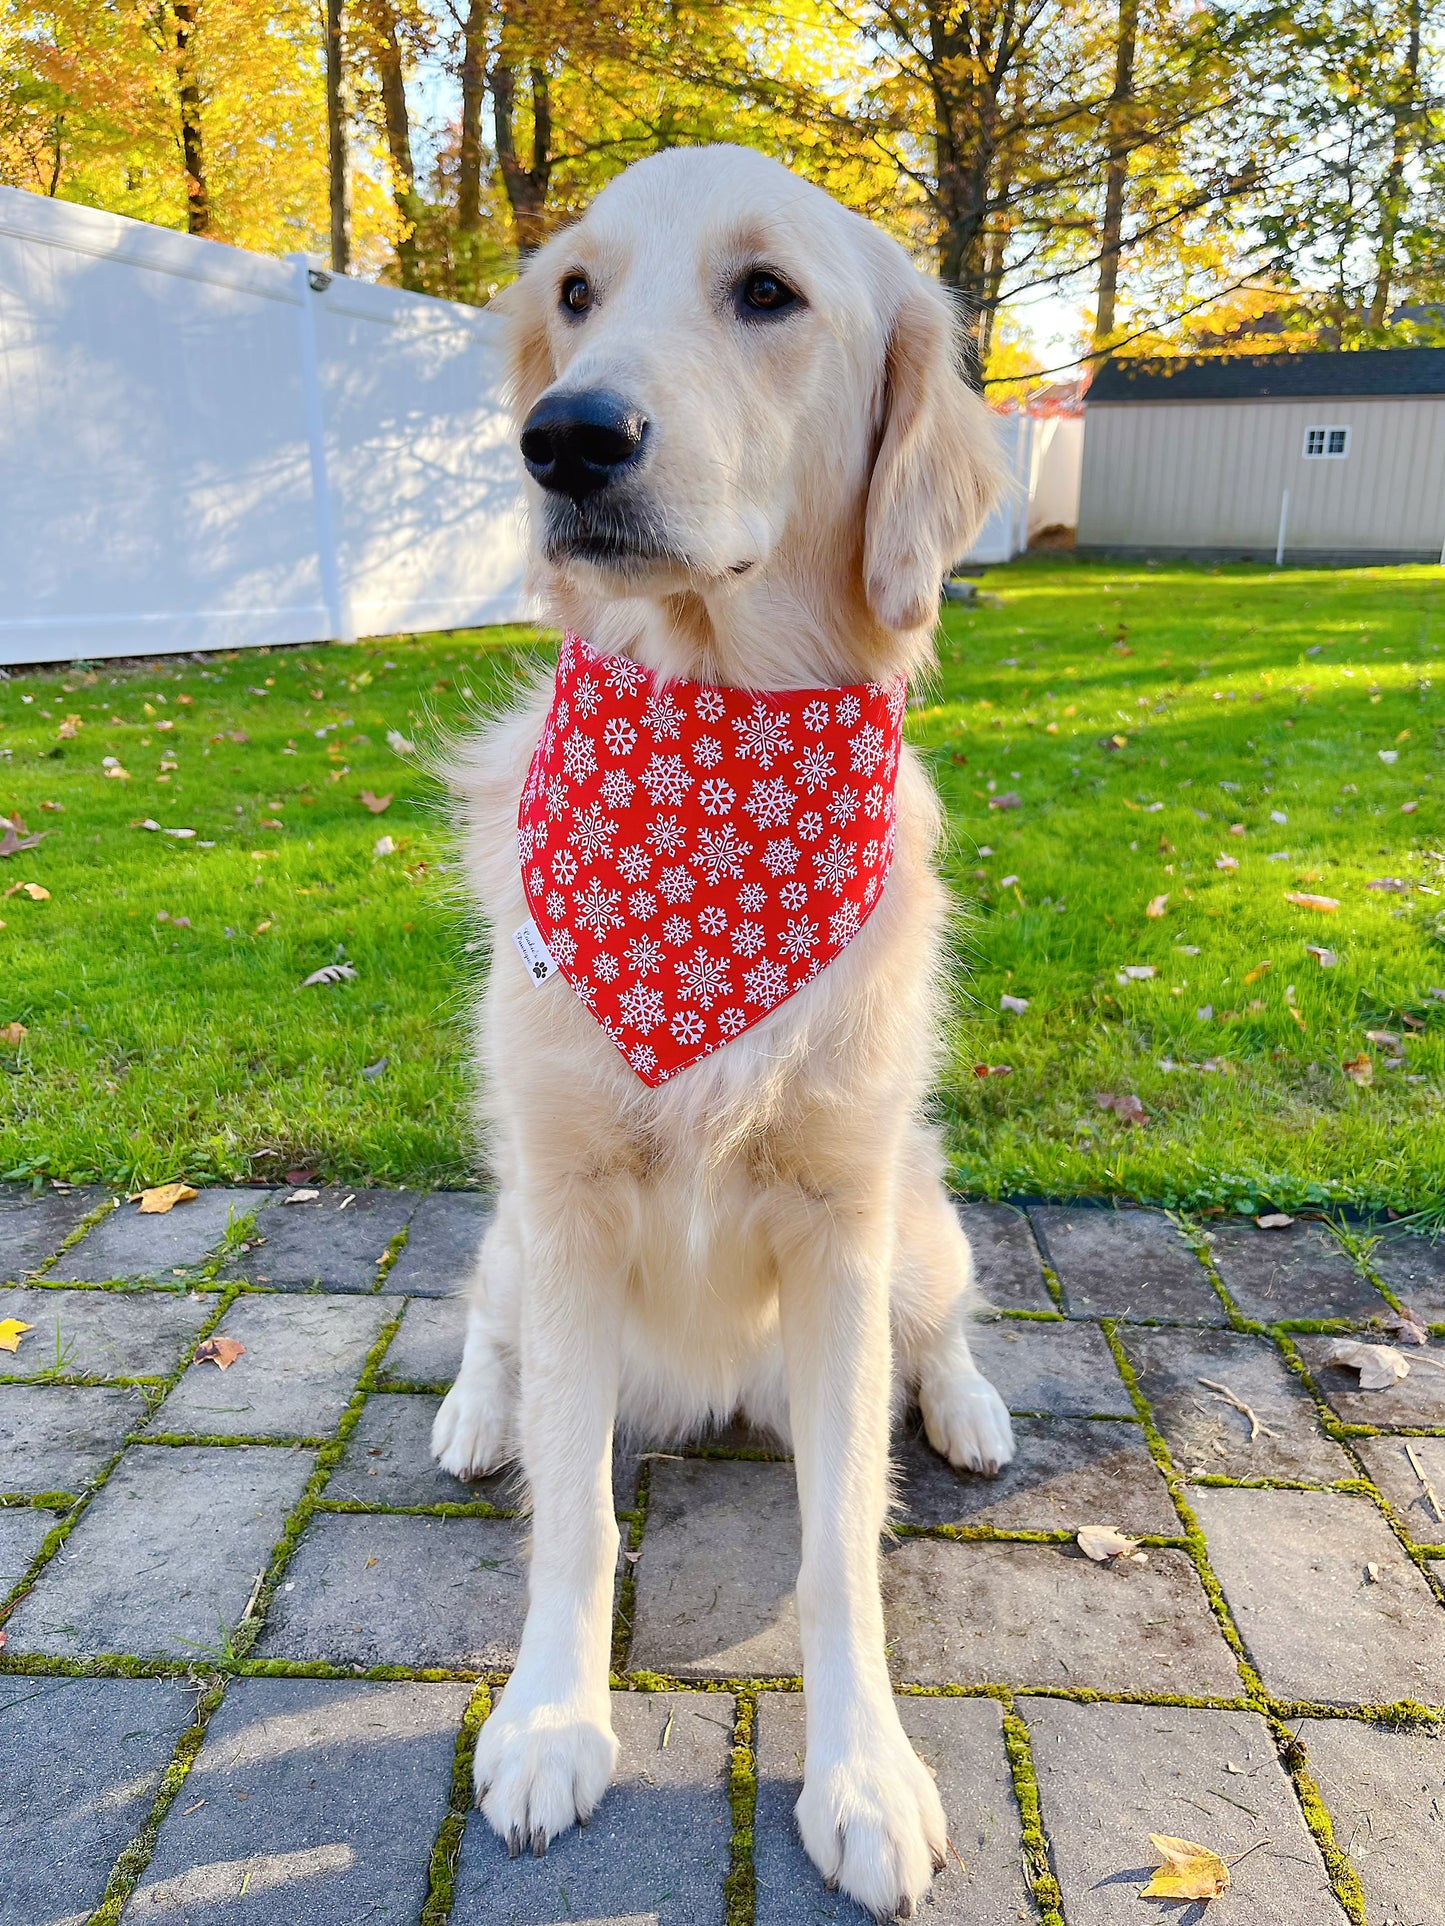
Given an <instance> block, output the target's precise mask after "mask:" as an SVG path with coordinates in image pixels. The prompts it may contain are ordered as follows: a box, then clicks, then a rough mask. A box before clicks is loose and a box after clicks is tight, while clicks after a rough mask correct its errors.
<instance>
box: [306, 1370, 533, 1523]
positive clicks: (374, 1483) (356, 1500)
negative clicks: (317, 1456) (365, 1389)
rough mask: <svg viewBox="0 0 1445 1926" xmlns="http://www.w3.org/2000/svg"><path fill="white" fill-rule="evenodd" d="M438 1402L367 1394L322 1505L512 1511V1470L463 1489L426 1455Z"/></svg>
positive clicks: (515, 1481)
mask: <svg viewBox="0 0 1445 1926" xmlns="http://www.w3.org/2000/svg"><path fill="white" fill-rule="evenodd" d="M440 1404H441V1399H440V1398H432V1397H427V1396H425V1395H423V1394H418V1393H416V1392H406V1393H399V1392H386V1391H373V1392H372V1394H371V1395H370V1397H369V1398H368V1399H367V1400H366V1404H365V1406H364V1407H363V1409H362V1413H361V1418H360V1420H359V1422H358V1423H357V1426H356V1429H355V1430H354V1431H353V1432H352V1433H351V1436H350V1437H349V1438H348V1439H347V1441H346V1448H345V1450H344V1451H343V1452H342V1456H341V1462H340V1464H339V1465H338V1466H337V1467H336V1469H335V1471H334V1472H333V1473H332V1474H331V1479H330V1482H329V1483H328V1485H327V1487H326V1498H327V1500H328V1502H334V1501H341V1502H344V1503H348V1504H360V1505H474V1504H479V1503H480V1504H487V1505H493V1506H495V1507H496V1508H497V1509H499V1510H502V1511H511V1510H515V1509H516V1508H517V1507H518V1506H519V1505H520V1503H521V1501H522V1498H523V1496H524V1492H523V1486H522V1475H521V1472H520V1470H519V1469H518V1468H517V1467H516V1466H509V1467H508V1468H507V1469H506V1470H505V1471H501V1472H498V1473H496V1474H495V1475H494V1476H492V1477H489V1478H477V1479H474V1480H473V1481H471V1482H470V1483H463V1481H462V1480H461V1479H460V1478H453V1477H452V1475H451V1473H450V1472H449V1471H443V1470H442V1468H441V1466H440V1465H439V1464H438V1463H437V1462H436V1460H435V1459H434V1458H433V1457H432V1455H431V1428H432V1420H433V1419H434V1418H435V1417H436V1413H437V1408H438V1406H439V1405H440Z"/></svg>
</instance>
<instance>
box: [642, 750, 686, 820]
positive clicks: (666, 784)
mask: <svg viewBox="0 0 1445 1926" xmlns="http://www.w3.org/2000/svg"><path fill="white" fill-rule="evenodd" d="M642 785H643V787H644V788H645V789H646V791H647V793H648V795H649V796H651V798H652V801H653V805H654V807H655V806H656V805H657V804H658V803H666V804H668V806H669V807H670V808H673V809H676V808H677V807H678V805H679V804H680V803H681V802H682V801H683V799H684V798H685V797H686V795H687V792H688V790H689V789H691V788H692V777H691V776H690V775H689V774H688V773H687V771H686V769H684V768H683V765H682V757H681V756H664V755H662V754H660V753H659V754H657V755H655V756H654V757H653V758H652V761H651V762H650V763H648V765H647V767H646V768H645V769H644V770H643V772H642Z"/></svg>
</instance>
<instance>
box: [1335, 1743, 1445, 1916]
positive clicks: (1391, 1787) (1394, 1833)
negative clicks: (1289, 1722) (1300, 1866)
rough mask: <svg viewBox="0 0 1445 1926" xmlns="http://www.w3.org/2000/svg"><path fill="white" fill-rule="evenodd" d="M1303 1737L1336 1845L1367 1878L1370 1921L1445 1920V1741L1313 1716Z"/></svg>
mask: <svg viewBox="0 0 1445 1926" xmlns="http://www.w3.org/2000/svg"><path fill="white" fill-rule="evenodd" d="M1299 1737H1300V1738H1301V1739H1302V1740H1303V1741H1304V1745H1305V1750H1306V1753H1307V1755H1308V1759H1309V1771H1310V1775H1311V1777H1312V1778H1313V1779H1314V1781H1315V1783H1316V1784H1317V1785H1318V1787H1319V1789H1320V1792H1321V1794H1322V1795H1323V1797H1324V1802H1325V1805H1326V1806H1327V1807H1328V1809H1329V1814H1330V1818H1331V1819H1332V1821H1333V1822H1334V1833H1335V1844H1336V1845H1337V1846H1340V1847H1341V1848H1343V1850H1344V1851H1345V1852H1346V1853H1347V1854H1348V1855H1349V1860H1350V1864H1351V1865H1352V1866H1353V1867H1354V1869H1355V1871H1356V1872H1357V1873H1358V1874H1359V1875H1360V1884H1361V1885H1362V1886H1363V1887H1364V1889H1365V1904H1366V1906H1367V1907H1368V1908H1369V1916H1370V1919H1371V1921H1372V1922H1379V1926H1390V1923H1391V1922H1395V1926H1426V1922H1428V1921H1432V1920H1436V1919H1438V1918H1439V1917H1440V1868H1441V1867H1442V1866H1445V1793H1442V1790H1441V1777H1442V1770H1441V1749H1442V1743H1445V1742H1442V1740H1441V1739H1440V1737H1439V1735H1438V1733H1435V1732H1426V1731H1420V1730H1417V1731H1414V1732H1401V1731H1397V1730H1395V1729H1394V1728H1392V1727H1390V1726H1384V1725H1367V1724H1364V1723H1362V1722H1359V1721H1351V1720H1346V1719H1306V1720H1304V1721H1303V1723H1302V1724H1301V1725H1300V1727H1299Z"/></svg>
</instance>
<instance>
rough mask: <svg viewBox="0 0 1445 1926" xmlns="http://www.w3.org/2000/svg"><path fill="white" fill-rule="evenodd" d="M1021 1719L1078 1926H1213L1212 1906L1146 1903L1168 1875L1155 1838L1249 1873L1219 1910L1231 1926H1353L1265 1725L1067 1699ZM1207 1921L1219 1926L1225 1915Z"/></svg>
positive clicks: (1028, 1709) (1214, 1714)
mask: <svg viewBox="0 0 1445 1926" xmlns="http://www.w3.org/2000/svg"><path fill="white" fill-rule="evenodd" d="M1018 1709H1019V1711H1020V1712H1021V1713H1022V1714H1023V1716H1024V1721H1025V1723H1026V1724H1027V1726H1028V1728H1029V1736H1030V1740H1031V1745H1032V1751H1033V1760H1034V1772H1035V1775H1036V1777H1037V1779H1038V1786H1039V1799H1040V1804H1041V1806H1042V1809H1043V1821H1044V1827H1045V1830H1046V1831H1047V1833H1048V1838H1049V1844H1050V1848H1051V1856H1052V1859H1053V1864H1054V1868H1055V1870H1056V1872H1057V1875H1058V1880H1059V1884H1060V1887H1061V1888H1062V1891H1063V1902H1064V1914H1065V1917H1066V1918H1067V1920H1068V1922H1069V1926H1139V1922H1140V1921H1141V1920H1142V1919H1143V1918H1144V1917H1145V1916H1146V1912H1147V1913H1148V1915H1149V1916H1151V1917H1152V1916H1153V1915H1154V1913H1155V1912H1156V1911H1157V1912H1158V1913H1159V1915H1160V1916H1161V1917H1167V1918H1171V1919H1175V1920H1177V1921H1178V1926H1192V1923H1193V1922H1194V1920H1195V1917H1196V1915H1198V1916H1199V1917H1200V1918H1201V1919H1202V1916H1203V1914H1204V1913H1205V1911H1206V1908H1205V1906H1204V1905H1203V1904H1202V1903H1201V1904H1199V1905H1198V1906H1197V1907H1196V1906H1192V1905H1185V1906H1183V1907H1180V1908H1177V1909H1176V1908H1174V1907H1164V1908H1161V1907H1158V1906H1157V1903H1155V1902H1151V1903H1150V1906H1149V1907H1148V1908H1141V1906H1140V1898H1139V1896H1140V1893H1141V1892H1142V1890H1143V1888H1144V1886H1145V1885H1146V1884H1147V1883H1148V1881H1149V1878H1150V1876H1151V1875H1152V1873H1153V1871H1154V1869H1155V1867H1156V1866H1157V1865H1158V1864H1159V1863H1160V1862H1159V1855H1158V1854H1157V1853H1156V1852H1155V1851H1154V1849H1153V1847H1152V1846H1151V1845H1150V1844H1149V1834H1150V1833H1151V1832H1158V1833H1165V1834H1167V1835H1169V1836H1170V1837H1172V1838H1176V1839H1178V1838H1183V1839H1197V1840H1199V1841H1200V1842H1201V1843H1202V1844H1205V1845H1208V1846H1210V1847H1211V1848H1212V1849H1213V1850H1214V1851H1215V1852H1217V1853H1218V1854H1219V1856H1220V1857H1221V1858H1222V1859H1223V1860H1225V1861H1226V1863H1228V1862H1229V1861H1231V1860H1234V1861H1239V1862H1240V1863H1238V1864H1236V1866H1235V1868H1234V1872H1233V1883H1232V1885H1231V1889H1230V1892H1229V1893H1228V1895H1227V1896H1226V1897H1225V1898H1223V1899H1221V1900H1219V1901H1218V1902H1217V1903H1218V1906H1219V1908H1220V1918H1221V1919H1236V1920H1239V1921H1240V1922H1241V1923H1242V1926H1243V1922H1249V1926H1256V1922H1257V1923H1258V1926H1266V1922H1269V1923H1270V1926H1274V1923H1275V1922H1277V1923H1278V1926H1296V1922H1298V1926H1304V1922H1306V1921H1308V1922H1309V1926H1326V1922H1333V1926H1344V1920H1345V1914H1344V1911H1343V1908H1342V1907H1341V1906H1340V1903H1339V1901H1338V1900H1337V1899H1336V1898H1335V1896H1334V1893H1333V1890H1332V1889H1331V1886H1330V1883H1329V1879H1328V1877H1327V1875H1326V1872H1325V1867H1324V1862H1323V1860H1322V1859H1321V1857H1320V1852H1319V1848H1318V1847H1317V1846H1316V1845H1315V1843H1314V1840H1313V1839H1312V1838H1311V1836H1310V1833H1309V1829H1308V1828H1307V1826H1306V1825H1305V1822H1304V1817H1303V1815H1302V1813H1301V1811H1300V1808H1299V1804H1298V1802H1297V1800H1296V1798H1295V1795H1294V1791H1293V1788H1292V1787H1291V1785H1290V1783H1289V1779H1288V1777H1287V1775H1286V1773H1285V1771H1284V1768H1283V1767H1282V1766H1281V1764H1280V1762H1279V1755H1278V1753H1277V1752H1276V1750H1275V1747H1274V1744H1273V1741H1272V1740H1271V1738H1270V1735H1269V1729H1268V1727H1267V1726H1266V1725H1265V1723H1264V1721H1263V1719H1261V1718H1260V1717H1259V1715H1258V1714H1257V1713H1253V1712H1220V1711H1202V1710H1196V1709H1194V1708H1192V1707H1185V1706H1166V1705H1074V1704H1070V1703H1069V1702H1068V1701H1066V1700H1059V1699H1055V1700H1048V1699H1021V1700H1020V1701H1019V1704H1018ZM1251 1847H1252V1848H1254V1850H1253V1851H1251V1850H1250V1848H1251ZM1246 1852H1248V1853H1249V1857H1248V1858H1247V1859H1242V1858H1241V1855H1243V1854H1244V1853H1246ZM1207 1910H1208V1911H1209V1912H1210V1914H1211V1915H1212V1914H1213V1912H1214V1906H1213V1904H1211V1905H1210V1906H1209V1907H1208V1909H1207Z"/></svg>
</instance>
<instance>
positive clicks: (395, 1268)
mask: <svg viewBox="0 0 1445 1926" xmlns="http://www.w3.org/2000/svg"><path fill="white" fill-rule="evenodd" d="M491 1214H492V1199H491V1198H490V1197H488V1196H485V1195H483V1193H482V1192H481V1191H474V1190H439V1191H435V1192H433V1193H432V1195H431V1196H429V1197H423V1198H422V1199H421V1200H420V1201H419V1203H418V1204H417V1207H416V1210H415V1211H414V1213H413V1214H412V1219H411V1222H410V1224H409V1225H408V1226H407V1233H406V1243H405V1244H404V1245H403V1247H402V1251H401V1255H400V1256H399V1257H398V1258H397V1260H396V1262H395V1264H393V1265H392V1267H391V1269H390V1270H389V1271H388V1272H387V1274H386V1282H385V1283H384V1284H383V1285H382V1287H381V1288H382V1289H383V1290H384V1291H386V1292H389V1293H396V1292H408V1293H410V1294H411V1295H412V1296H414V1297H450V1296H452V1294H453V1293H454V1292H456V1291H460V1290H461V1289H462V1288H463V1286H464V1285H465V1284H466V1283H467V1281H468V1280H469V1279H470V1277H471V1275H472V1272H473V1271H474V1270H475V1269H476V1263H477V1252H478V1251H479V1250H480V1249H481V1247H482V1233H483V1231H484V1230H485V1229H486V1227H487V1220H488V1219H489V1218H490V1217H491Z"/></svg>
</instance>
